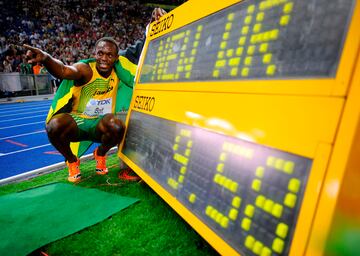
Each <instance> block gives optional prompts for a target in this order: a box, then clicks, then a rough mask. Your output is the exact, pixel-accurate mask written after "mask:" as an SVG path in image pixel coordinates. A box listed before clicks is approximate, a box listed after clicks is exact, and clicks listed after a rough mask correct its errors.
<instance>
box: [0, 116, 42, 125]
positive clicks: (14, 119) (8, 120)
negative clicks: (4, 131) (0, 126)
mask: <svg viewBox="0 0 360 256" xmlns="http://www.w3.org/2000/svg"><path fill="white" fill-rule="evenodd" d="M40 116H46V114H42V115H35V116H26V117H20V118H13V119H7V120H0V123H1V122H10V121H16V120H23V119H29V118H34V117H40Z"/></svg>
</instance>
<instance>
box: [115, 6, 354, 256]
mask: <svg viewBox="0 0 360 256" xmlns="http://www.w3.org/2000/svg"><path fill="white" fill-rule="evenodd" d="M359 15H360V6H359V2H358V1H355V0H332V1H328V0H308V1H303V0H263V1H255V0H244V1H234V0H226V1H213V2H211V3H209V2H208V1H201V0H190V1H188V2H186V3H184V4H183V5H181V6H180V7H178V8H176V9H175V10H173V11H172V12H170V13H168V14H167V15H165V16H164V17H162V18H161V20H159V21H157V22H154V23H152V24H151V25H150V27H149V31H148V37H147V42H146V45H145V48H144V51H143V56H142V59H141V62H140V66H139V70H138V74H137V78H136V87H135V91H134V95H133V99H132V102H131V108H130V111H129V114H128V117H127V131H126V135H125V139H124V142H123V143H122V145H121V147H120V150H119V156H120V157H121V158H122V159H123V160H124V161H125V162H126V163H127V164H128V165H129V166H130V167H131V168H133V169H134V170H135V171H136V172H137V173H138V174H139V175H140V176H141V177H142V178H143V180H144V181H145V182H146V183H148V184H149V185H150V186H151V187H152V188H153V189H154V190H155V191H156V192H157V193H158V194H159V195H160V196H161V197H162V198H163V199H164V200H165V201H166V202H167V203H168V204H169V205H170V206H172V207H173V208H174V210H176V211H177V212H178V213H179V214H180V215H181V216H182V217H183V218H184V219H185V220H186V221H187V222H188V223H189V224H190V225H191V226H192V227H193V228H194V229H195V230H196V231H197V232H198V233H199V234H200V235H201V236H203V237H204V238H205V239H206V240H207V241H208V242H209V243H210V244H211V245H212V246H213V247H214V248H215V249H216V250H217V251H218V252H219V253H220V254H222V255H261V256H267V255H323V254H327V251H326V250H327V249H326V248H331V244H330V245H329V246H326V244H329V243H335V244H336V243H338V242H339V241H338V240H339V239H338V237H337V234H339V233H341V232H344V230H342V231H339V229H338V227H339V225H340V223H341V225H340V226H342V227H344V225H343V224H344V223H346V224H348V225H350V226H353V227H354V226H355V227H357V225H358V226H359V225H360V220H359V217H358V216H360V210H359V207H357V206H356V203H357V205H360V188H359V187H360V174H359V173H360V160H357V159H359V157H356V155H358V154H359V153H360V148H359V146H356V145H358V144H356V142H357V143H359V142H360V121H359V120H360V119H359V113H360V88H359V87H360V57H359V40H360V30H359V28H358V27H356V26H359V24H360V16H359ZM357 183H359V184H357ZM354 184H357V186H354ZM350 195H351V196H350ZM349 202H350V203H349ZM354 205H355V206H354ZM359 233H360V232H359ZM359 251H360V250H359Z"/></svg>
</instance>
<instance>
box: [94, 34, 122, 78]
mask: <svg viewBox="0 0 360 256" xmlns="http://www.w3.org/2000/svg"><path fill="white" fill-rule="evenodd" d="M95 58H96V68H97V70H98V71H99V73H100V74H101V75H103V76H104V75H105V76H109V75H110V73H111V71H112V68H113V66H114V63H115V61H116V60H117V59H118V54H117V51H116V46H115V45H114V44H113V43H110V42H106V41H101V42H100V43H98V45H97V46H96V49H95Z"/></svg>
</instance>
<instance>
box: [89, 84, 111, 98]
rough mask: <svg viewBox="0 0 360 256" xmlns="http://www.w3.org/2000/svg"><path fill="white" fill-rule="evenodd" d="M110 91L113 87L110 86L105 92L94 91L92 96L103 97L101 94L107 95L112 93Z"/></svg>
mask: <svg viewBox="0 0 360 256" xmlns="http://www.w3.org/2000/svg"><path fill="white" fill-rule="evenodd" d="M112 89H114V87H113V86H110V87H109V88H107V89H106V90H105V91H100V90H98V89H96V91H95V92H94V93H93V95H92V96H95V95H103V94H105V93H108V92H110V91H112Z"/></svg>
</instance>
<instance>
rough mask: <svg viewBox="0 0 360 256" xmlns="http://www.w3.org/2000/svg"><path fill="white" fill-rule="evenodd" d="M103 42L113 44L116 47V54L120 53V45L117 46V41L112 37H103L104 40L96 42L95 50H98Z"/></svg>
mask: <svg viewBox="0 0 360 256" xmlns="http://www.w3.org/2000/svg"><path fill="white" fill-rule="evenodd" d="M101 42H109V43H112V44H113V45H115V47H116V53H118V52H119V46H118V44H117V42H116V41H115V39H114V38H112V37H102V38H100V39H99V40H97V41H96V43H95V48H96V47H97V46H98V44H99V43H101Z"/></svg>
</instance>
